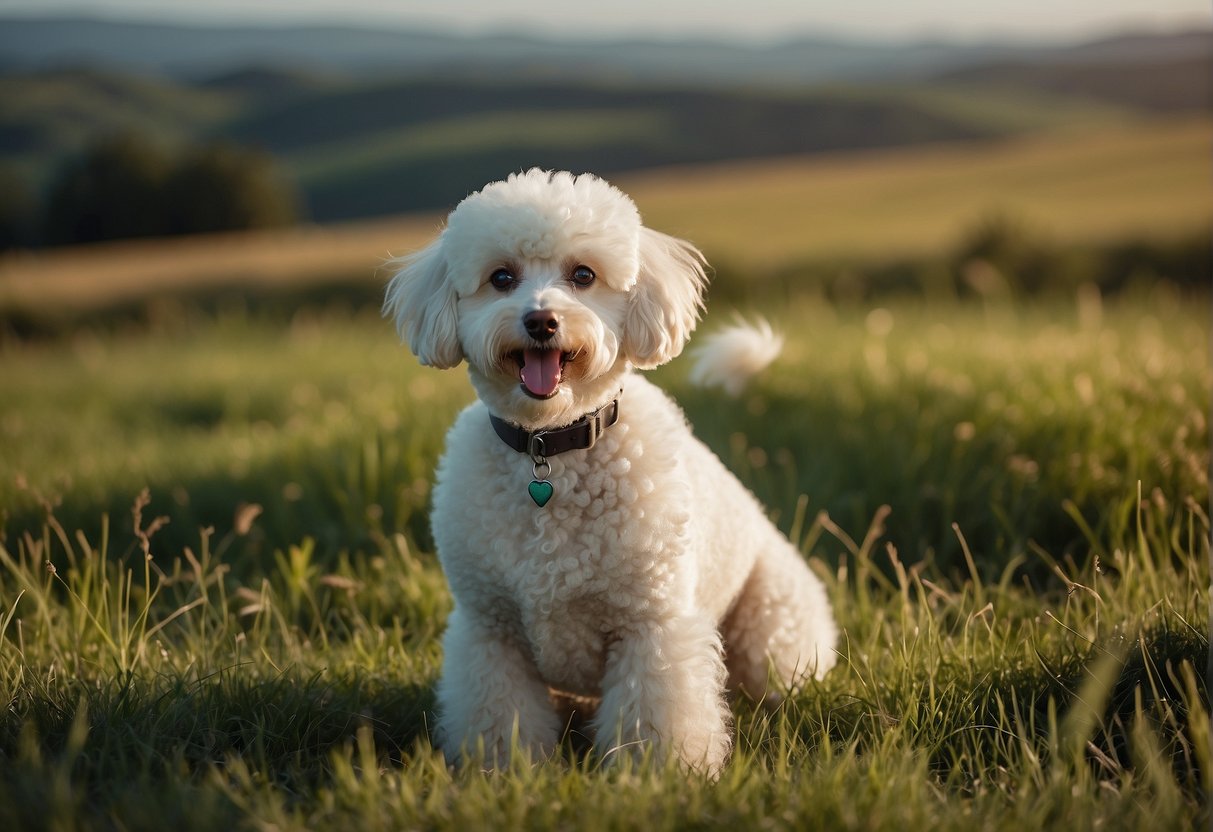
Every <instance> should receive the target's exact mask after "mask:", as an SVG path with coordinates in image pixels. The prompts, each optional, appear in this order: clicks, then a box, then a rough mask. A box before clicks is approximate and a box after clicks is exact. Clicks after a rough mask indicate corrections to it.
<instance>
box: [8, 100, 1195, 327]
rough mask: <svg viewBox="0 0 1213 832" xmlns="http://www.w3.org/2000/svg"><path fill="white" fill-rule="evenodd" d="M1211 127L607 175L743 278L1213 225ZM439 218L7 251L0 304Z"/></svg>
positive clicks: (266, 267)
mask: <svg viewBox="0 0 1213 832" xmlns="http://www.w3.org/2000/svg"><path fill="white" fill-rule="evenodd" d="M1210 137H1213V122H1211V121H1209V120H1208V119H1189V120H1181V121H1171V122H1168V121H1154V122H1150V123H1145V124H1137V125H1135V126H1121V127H1117V128H1115V129H1111V128H1106V127H1102V126H1101V127H1100V128H1099V129H1095V130H1074V131H1064V132H1061V133H1054V134H1048V135H1044V136H1037V137H1028V138H1020V139H1009V140H1007V141H1005V142H1001V143H998V144H994V145H982V146H970V147H966V146H955V147H946V148H939V147H932V148H919V149H908V150H897V151H872V152H865V153H852V154H837V155H831V156H826V157H822V156H816V157H811V158H808V157H806V158H789V159H783V160H775V161H762V162H751V163H726V164H719V165H705V166H694V167H686V168H671V169H667V170H665V171H661V172H651V173H643V174H633V175H630V176H624V177H620V178H619V179H618V182H617V184H619V186H620V187H621V188H623V189H624V190H625V191H626V192H627V193H629V194H631V195H632V196H633V197H634V198H635V200H636V202H637V204H638V205H639V206H640V208H641V211H642V214H643V215H644V217H645V220H646V222H647V223H648V224H649V225H651V226H653V227H655V228H660V229H663V230H665V231H668V232H670V233H673V234H677V235H679V236H682V237H685V238H687V239H690V240H693V241H695V242H696V243H697V244H698V245H699V246H700V247H701V248H703V249H704V251H705V252H706V253H707V254H708V256H709V259H711V260H712V261H713V262H715V263H717V264H719V265H724V264H728V265H729V266H730V267H731V268H732V269H733V270H735V271H737V272H738V273H739V274H740V275H742V276H747V275H750V274H754V273H762V272H765V271H769V270H771V269H775V268H779V267H783V266H786V265H788V264H799V263H806V262H813V261H815V260H830V259H848V260H851V261H859V262H870V261H882V260H889V259H893V258H898V257H916V256H923V255H928V254H930V253H932V252H936V251H938V250H939V249H940V248H942V247H946V246H948V245H951V244H953V243H955V241H956V240H957V239H958V238H959V237H960V236H961V235H962V234H963V233H964V232H965V231H966V230H967V229H968V228H969V227H970V226H972V225H973V224H974V223H976V222H978V221H980V220H981V218H983V217H985V216H988V215H991V214H998V213H1002V214H1006V215H1009V216H1011V217H1013V218H1015V219H1017V220H1020V221H1023V222H1026V223H1028V224H1029V225H1031V226H1032V227H1033V228H1038V229H1039V230H1040V231H1041V232H1042V233H1043V234H1045V235H1048V236H1049V237H1050V238H1051V239H1053V240H1055V241H1056V242H1058V243H1063V244H1065V243H1076V242H1089V241H1106V240H1109V239H1114V238H1118V237H1125V236H1127V237H1131V238H1153V237H1163V238H1169V237H1172V236H1175V235H1177V234H1185V233H1191V232H1193V231H1195V230H1198V229H1204V228H1207V227H1208V225H1209V223H1210V222H1213V206H1211V205H1210V203H1209V200H1208V198H1207V197H1208V187H1207V186H1208V181H1209V175H1210V167H1209V160H1208V153H1207V150H1208V144H1209V140H1210ZM452 207H453V206H452ZM443 217H444V215H442V214H434V215H421V216H413V215H410V216H405V217H401V218H397V219H383V220H374V221H366V222H361V223H347V224H339V225H331V226H305V227H303V228H299V229H291V230H286V231H275V232H260V233H251V234H241V235H226V236H218V237H202V238H194V239H188V238H187V239H185V240H171V241H140V242H130V243H111V244H106V245H99V246H89V247H83V248H77V249H66V250H61V251H51V252H46V253H39V254H36V255H32V254H22V255H8V256H5V257H0V312H5V311H9V310H13V309H20V310H35V311H36V312H37V313H38V314H60V315H69V314H73V313H75V314H78V313H80V312H84V313H88V312H90V311H97V310H99V309H101V310H103V309H105V308H107V307H113V306H120V305H122V304H125V303H133V302H138V301H141V300H145V299H146V298H147V297H148V296H149V295H151V296H155V295H164V294H169V295H175V296H179V295H180V294H182V293H186V294H189V293H202V294H205V293H208V292H211V291H213V290H215V289H216V288H218V289H219V290H232V289H239V290H240V291H252V292H257V291H264V292H284V291H288V292H289V291H293V290H297V289H298V288H299V287H301V286H316V285H333V284H336V285H341V286H350V285H354V286H359V287H364V288H365V287H367V286H371V287H372V288H375V287H377V285H380V284H381V283H382V280H383V276H382V275H379V276H377V275H376V270H377V268H378V267H379V266H380V264H382V262H383V261H384V260H385V259H386V258H387V257H388V256H389V255H392V254H400V253H402V252H405V251H409V250H412V249H413V248H416V247H418V246H420V245H422V244H423V243H424V242H425V241H426V240H428V239H429V238H430V237H432V235H433V234H434V233H435V231H436V230H437V229H438V228H440V227H441V223H442V220H443Z"/></svg>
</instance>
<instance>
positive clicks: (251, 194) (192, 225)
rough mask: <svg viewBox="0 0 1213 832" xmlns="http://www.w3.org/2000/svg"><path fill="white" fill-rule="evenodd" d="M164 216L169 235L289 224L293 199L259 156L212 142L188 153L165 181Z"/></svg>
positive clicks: (263, 156)
mask: <svg viewBox="0 0 1213 832" xmlns="http://www.w3.org/2000/svg"><path fill="white" fill-rule="evenodd" d="M163 199H164V212H165V219H166V222H167V231H168V233H171V234H197V233H205V232H212V231H233V230H238V229H246V228H272V227H275V226H283V225H290V224H291V223H293V222H294V221H295V220H296V218H297V216H298V210H297V204H298V200H297V198H296V196H295V193H294V190H293V189H292V188H290V187H289V186H288V185H287V184H286V183H285V182H284V181H283V180H282V179H281V178H280V177H279V176H278V175H277V174H276V172H275V170H274V165H273V161H272V160H271V159H270V157H269V156H267V155H266V154H264V153H260V152H257V151H254V150H249V149H247V148H241V147H237V146H234V145H228V144H213V145H208V146H206V147H203V148H200V149H197V150H194V151H192V152H190V153H188V154H187V155H186V156H185V157H184V158H183V159H182V160H181V162H180V164H178V165H177V166H176V167H175V168H174V170H173V172H172V174H171V175H170V176H169V177H168V180H167V182H166V183H165V187H164V194H163Z"/></svg>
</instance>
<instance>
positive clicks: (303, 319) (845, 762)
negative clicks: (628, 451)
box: [0, 292, 1213, 830]
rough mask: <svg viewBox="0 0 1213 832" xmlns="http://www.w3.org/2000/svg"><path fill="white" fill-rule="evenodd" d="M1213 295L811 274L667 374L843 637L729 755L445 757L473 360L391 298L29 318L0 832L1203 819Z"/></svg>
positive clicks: (1184, 822) (9, 417) (4, 460)
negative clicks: (861, 299) (806, 284)
mask: <svg viewBox="0 0 1213 832" xmlns="http://www.w3.org/2000/svg"><path fill="white" fill-rule="evenodd" d="M1207 306H1208V303H1207V299H1200V298H1198V299H1195V302H1193V299H1191V298H1188V299H1181V298H1177V297H1174V296H1172V295H1169V294H1167V293H1166V292H1156V293H1154V294H1151V295H1142V296H1124V297H1123V298H1121V299H1120V300H1118V301H1115V302H1113V301H1108V302H1105V303H1102V304H1101V303H1100V302H1099V301H1098V300H1097V299H1096V298H1095V297H1092V296H1091V295H1089V294H1088V295H1084V296H1083V297H1082V299H1081V303H1079V304H1077V305H1076V304H1074V303H1071V302H1068V301H1053V302H1048V303H1045V302H1040V303H1037V304H1032V305H1019V306H1010V305H1000V304H997V303H991V304H989V305H987V306H982V305H978V304H975V303H974V304H960V303H952V304H944V305H933V306H923V305H919V304H914V303H911V302H905V301H903V302H899V303H896V304H891V305H888V306H886V307H884V308H881V309H877V310H866V309H862V310H861V309H856V308H848V307H845V306H844V307H833V306H828V305H824V304H821V303H813V302H809V301H803V302H798V303H797V304H795V305H793V306H792V307H790V308H786V309H784V310H783V311H782V313H781V315H777V316H776V318H777V322H778V323H780V324H781V325H782V326H783V328H784V329H785V330H786V331H787V332H788V334H789V344H788V347H787V349H786V351H785V355H784V356H783V357H782V358H781V359H780V361H779V363H778V364H777V365H776V367H775V368H774V369H773V370H772V371H770V372H768V373H767V374H766V375H764V377H763V378H762V380H761V381H760V383H759V384H758V386H757V387H756V388H755V389H754V390H753V391H752V392H751V393H750V394H749V395H747V396H746V397H745V398H744V399H742V400H741V401H739V402H737V403H735V404H730V405H729V406H722V399H721V398H720V396H718V395H716V394H710V395H709V394H706V393H703V392H700V391H695V390H692V389H690V388H688V386H687V385H686V384H685V382H684V373H685V362H676V363H675V365H673V366H671V367H669V368H667V369H664V370H662V371H660V372H659V373H658V374H657V379H658V381H659V382H660V383H661V384H662V385H663V386H665V387H667V388H668V389H670V390H671V391H672V392H673V393H674V394H675V395H676V396H677V397H678V398H679V400H680V401H681V402H682V403H683V404H684V405H685V406H686V409H687V413H688V416H689V418H690V419H691V421H692V422H693V423H694V424H695V425H696V429H697V431H698V433H699V434H700V435H701V436H702V437H704V438H705V440H706V441H708V443H709V444H710V445H712V446H713V447H714V448H715V449H716V450H717V452H718V453H720V455H721V456H722V457H723V458H724V459H725V460H726V462H728V463H729V464H730V466H731V467H732V468H733V469H734V470H736V471H737V472H738V473H739V475H740V476H741V477H742V478H743V479H744V480H745V481H746V482H747V484H748V485H750V486H751V487H752V488H754V490H755V491H756V492H757V493H758V494H759V496H761V497H762V498H763V500H764V501H765V502H766V503H767V505H768V506H770V508H771V510H772V513H773V515H774V516H775V518H776V521H777V523H778V524H779V525H780V527H781V528H783V529H784V530H785V531H788V532H789V533H790V534H791V536H792V537H793V538H794V539H795V540H797V541H798V542H799V543H800V544H801V547H802V549H803V550H804V551H805V553H806V555H807V556H808V557H809V558H810V559H811V563H812V565H813V566H814V568H815V569H816V570H817V571H818V573H819V574H821V575H822V577H823V578H824V579H825V580H826V582H827V585H828V587H829V590H830V594H831V597H832V599H833V600H834V603H835V605H836V608H837V611H838V615H839V619H840V623H841V624H842V626H843V627H844V629H845V637H844V639H843V642H842V645H841V649H842V652H843V658H842V661H841V662H840V665H839V667H838V668H837V669H836V670H835V671H833V672H832V673H831V674H830V675H829V676H828V677H827V678H826V679H825V680H824V681H823V682H821V683H820V684H815V685H812V686H810V687H809V688H808V689H806V690H804V691H802V692H800V693H799V694H797V695H796V696H794V697H792V698H791V699H789V700H788V701H786V702H785V703H784V704H783V705H782V706H781V707H779V708H778V709H777V710H774V711H764V710H760V709H755V708H754V707H752V706H750V705H748V704H747V703H745V702H739V703H737V705H736V707H735V709H734V712H735V714H736V722H737V750H736V752H735V754H734V757H733V759H732V761H731V763H730V764H729V766H728V767H727V768H726V770H725V771H724V773H723V774H722V776H721V778H720V780H719V781H718V782H714V783H713V782H708V781H706V780H703V779H700V778H697V777H688V776H686V775H684V774H682V773H679V772H677V771H674V770H669V769H660V768H657V767H653V766H650V765H648V764H644V763H642V764H639V765H637V766H635V767H633V766H630V765H625V766H624V767H622V768H614V769H606V770H603V769H602V768H601V767H600V765H599V762H598V760H597V759H596V758H594V757H593V756H586V755H585V754H584V753H583V752H582V751H581V750H580V749H579V748H578V747H577V745H576V744H575V743H569V744H568V746H567V747H565V748H563V749H562V753H561V755H560V757H559V758H558V759H557V760H554V761H550V762H546V763H542V764H537V765H534V766H527V765H523V764H521V763H520V764H518V765H515V766H514V767H512V768H511V769H509V770H507V771H501V772H496V773H484V772H482V771H480V770H479V769H478V767H476V766H475V765H474V764H473V765H469V766H467V767H465V768H462V769H459V770H455V771H451V770H448V769H447V768H446V767H445V765H444V764H443V763H442V761H441V758H440V756H439V755H438V754H437V753H436V752H435V751H434V750H433V749H432V748H431V746H430V744H429V740H428V732H427V726H428V725H429V724H430V722H431V714H432V709H433V698H432V693H431V688H432V684H433V682H434V680H435V678H436V674H437V672H438V668H439V666H440V659H441V657H440V650H439V646H438V635H439V634H440V632H441V630H442V626H443V620H444V618H445V615H446V613H447V610H448V608H449V597H448V595H447V593H446V590H445V585H444V583H443V580H442V576H441V573H440V571H439V569H438V568H437V565H436V563H435V560H434V558H433V555H432V552H431V544H430V541H429V535H428V532H427V530H426V523H425V516H424V515H425V510H426V501H427V493H428V483H429V477H430V472H431V470H432V466H433V463H434V461H435V459H436V457H437V454H438V453H439V449H440V446H441V438H442V433H443V430H444V429H445V426H446V425H447V424H449V422H450V420H451V418H452V416H453V414H454V413H455V412H456V410H457V409H458V408H459V407H460V406H461V405H462V403H464V402H466V401H468V400H470V397H471V393H470V389H469V387H468V385H467V382H466V380H465V378H464V377H463V374H462V373H460V372H448V373H438V372H435V371H431V370H425V369H423V368H420V367H418V366H417V365H416V364H415V362H414V361H413V360H412V359H411V358H410V357H409V356H408V355H407V354H406V352H405V351H403V350H402V349H401V348H399V347H398V346H396V345H395V344H394V343H393V339H392V333H391V332H390V326H388V325H387V324H385V323H383V322H380V321H378V320H376V319H375V318H374V317H373V316H372V315H370V314H364V313H358V312H355V313H346V314H341V313H336V312H329V313H300V314H298V315H297V316H296V317H295V318H294V320H293V321H291V322H290V323H289V324H287V325H283V324H280V323H278V322H275V321H274V320H270V319H257V318H249V317H247V316H241V315H236V314H231V313H228V314H224V315H221V316H219V317H218V318H208V317H205V316H191V315H185V316H183V317H181V318H174V319H172V320H168V321H162V322H161V324H160V326H159V328H156V327H153V329H152V330H150V331H143V330H130V331H122V332H118V333H111V334H109V335H104V336H102V335H93V336H90V335H87V334H80V335H78V336H77V337H75V338H72V339H69V340H65V341H61V342H53V343H46V344H42V345H19V344H10V345H8V346H7V347H6V348H5V349H4V351H3V352H0V375H2V376H3V378H4V388H5V391H6V393H7V397H8V398H9V399H10V401H15V402H20V403H21V404H20V406H19V407H11V408H8V409H7V410H6V411H5V412H4V414H3V415H2V416H0V507H3V509H4V511H5V512H6V515H7V519H6V522H5V536H4V539H3V545H2V547H0V686H2V690H3V694H4V696H5V702H6V704H7V708H6V710H5V713H4V716H3V717H0V828H8V829H35V828H48V829H52V828H53V829H71V828H123V829H142V828H156V829H163V828H165V827H168V826H172V827H176V828H180V829H216V828H233V827H235V828H261V829H265V828H278V829H316V828H357V829H375V828H385V829H400V828H422V827H424V828H448V829H463V828H516V827H521V828H525V827H531V828H550V827H561V828H588V829H597V828H601V829H610V828H635V827H645V828H653V829H673V828H688V827H690V828H718V827H733V828H761V827H769V828H853V829H890V828H897V829H907V828H913V829H917V828H940V829H966V830H968V829H974V828H987V829H1022V828H1057V827H1062V826H1065V827H1071V828H1091V827H1094V826H1097V825H1098V826H1101V827H1104V828H1114V829H1115V828H1125V829H1132V828H1142V827H1145V826H1150V827H1154V828H1160V829H1185V828H1199V827H1202V826H1205V825H1207V824H1208V822H1209V820H1210V812H1209V808H1208V802H1207V795H1208V794H1209V790H1210V787H1213V760H1210V750H1209V749H1210V742H1211V739H1213V738H1211V736H1210V731H1209V696H1208V688H1207V680H1206V678H1205V668H1206V666H1207V660H1208V636H1207V627H1206V623H1207V619H1208V609H1209V593H1208V587H1209V566H1208V557H1209V546H1208V539H1209V519H1208V513H1207V510H1206V505H1207V502H1208V470H1209V435H1208V423H1207V418H1208V415H1207V414H1208V403H1209V398H1210V391H1211V389H1213V373H1211V371H1210V366H1209V357H1208V350H1207V345H1208V338H1209V324H1208V318H1207ZM726 312H727V310H724V309H717V310H716V314H717V315H719V316H720V317H722V318H723V317H724V315H725V314H726ZM710 325H711V321H710V320H709V321H708V323H707V324H706V326H707V327H710ZM145 486H148V487H150V500H151V502H150V504H149V505H146V506H140V507H139V511H138V514H137V515H135V514H132V511H131V506H132V504H133V503H135V498H136V496H137V495H138V494H139V492H140V490H141V489H142V488H143V487H145ZM251 504H255V505H256V506H259V507H260V509H261V513H260V514H257V513H256V511H257V510H256V508H253V507H251ZM884 506H889V507H891V512H890V511H888V510H886V509H885V508H883V507H884ZM161 515H163V516H166V517H168V518H169V522H168V524H167V525H160V524H157V523H156V521H155V519H154V518H157V517H159V516H161Z"/></svg>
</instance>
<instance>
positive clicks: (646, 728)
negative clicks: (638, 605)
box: [595, 614, 730, 774]
mask: <svg viewBox="0 0 1213 832" xmlns="http://www.w3.org/2000/svg"><path fill="white" fill-rule="evenodd" d="M617 635H618V639H617V640H616V641H615V642H614V643H613V644H612V646H611V649H610V651H609V653H608V656H607V667H606V674H605V677H604V679H603V695H602V704H601V705H600V707H599V710H598V715H597V718H596V719H595V727H596V729H597V739H596V743H597V745H598V747H599V751H600V753H602V754H603V755H604V757H605V758H606V759H607V760H608V761H609V760H610V759H611V757H612V756H614V755H618V754H624V753H630V754H633V755H638V754H641V753H643V752H644V751H646V750H648V749H650V748H651V749H652V751H653V754H654V756H655V757H656V758H657V759H658V760H663V759H665V758H666V757H667V756H668V755H670V754H674V755H675V756H676V757H677V758H678V759H679V760H680V761H681V762H682V763H683V764H685V765H687V766H690V767H691V768H694V769H697V770H700V771H704V772H706V773H709V774H716V773H717V772H719V770H720V767H721V766H722V765H724V762H725V759H726V758H727V757H728V754H729V745H730V740H729V719H728V717H729V711H728V707H727V705H726V704H725V701H724V684H725V676H726V674H725V667H724V661H723V657H722V653H721V646H720V636H719V634H718V633H717V630H716V626H715V623H714V622H712V621H709V620H707V619H706V618H704V617H702V616H698V615H693V614H691V615H682V616H677V617H673V618H670V619H665V620H660V621H647V622H645V623H643V624H641V625H638V626H636V627H633V628H629V630H628V631H627V632H623V633H618V634H617Z"/></svg>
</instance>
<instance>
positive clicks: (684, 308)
mask: <svg viewBox="0 0 1213 832" xmlns="http://www.w3.org/2000/svg"><path fill="white" fill-rule="evenodd" d="M705 265H706V261H705V260H704V258H703V255H702V254H701V253H700V251H699V249H697V248H695V246H693V245H691V244H690V243H688V242H686V241H685V240H679V239H676V238H674V237H671V236H669V235H667V234H662V233H661V232H660V231H653V230H652V229H649V228H643V227H642V228H641V229H640V273H639V275H638V277H637V280H636V285H635V286H633V287H632V289H631V291H630V292H629V293H628V311H627V318H626V321H625V323H624V337H623V344H624V350H625V351H626V353H627V357H628V360H629V361H631V362H632V364H634V365H635V366H636V367H638V368H639V369H641V370H648V369H652V368H653V367H657V366H659V365H661V364H664V363H666V362H667V361H669V360H670V359H672V358H674V357H676V356H677V355H678V354H679V353H680V352H682V348H683V347H684V346H686V343H687V339H688V338H689V337H690V336H691V332H692V331H693V330H694V329H695V324H696V323H698V321H699V313H700V312H701V311H702V310H703V292H704V289H705V288H706V287H707V282H708V278H707V275H706V274H705V273H704V266H705Z"/></svg>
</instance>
